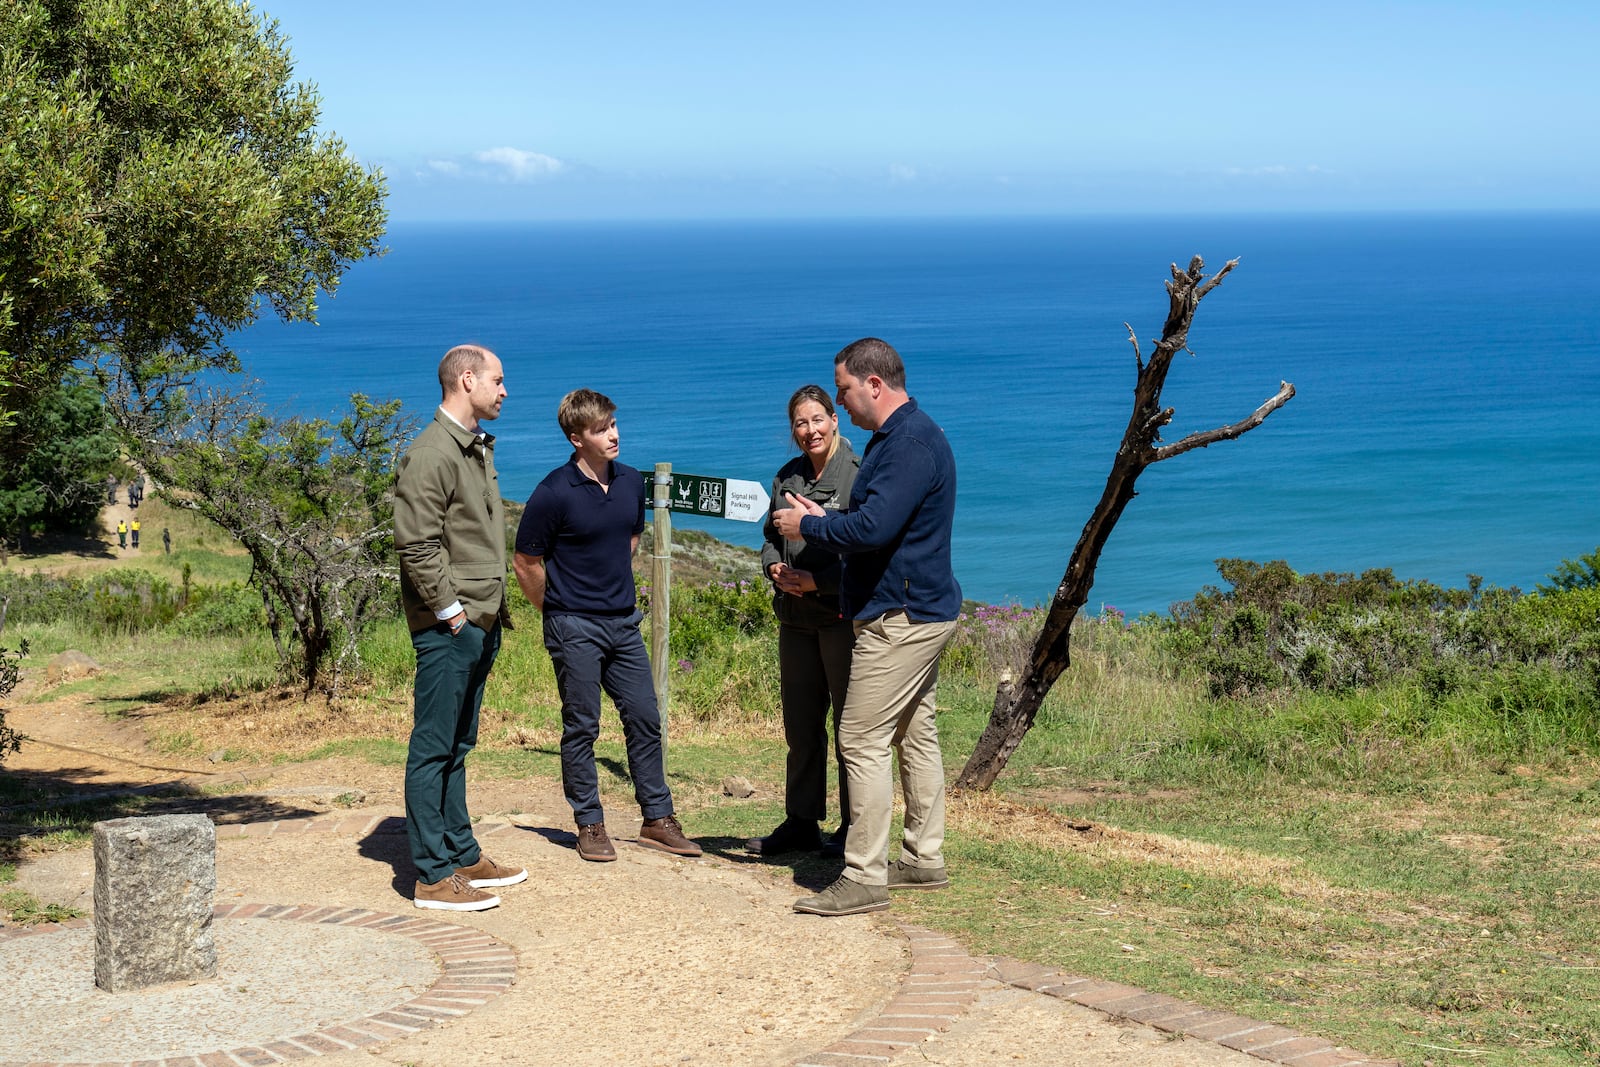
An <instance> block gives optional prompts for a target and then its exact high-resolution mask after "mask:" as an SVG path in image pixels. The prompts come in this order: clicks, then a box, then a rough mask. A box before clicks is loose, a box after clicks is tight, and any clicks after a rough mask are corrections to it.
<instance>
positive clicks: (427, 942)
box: [0, 904, 517, 1067]
mask: <svg viewBox="0 0 1600 1067" xmlns="http://www.w3.org/2000/svg"><path fill="white" fill-rule="evenodd" d="M211 914H212V917H213V918H214V919H271V920H275V921H278V922H302V923H321V924H327V925H335V926H351V927H364V928H367V929H371V930H378V931H382V932H383V933H386V934H398V935H399V936H401V937H409V938H411V939H412V940H413V941H416V942H419V943H420V944H422V945H423V946H424V947H426V948H427V949H428V950H429V951H430V952H432V953H433V954H434V955H435V956H437V957H438V958H439V961H440V962H441V964H442V965H443V966H442V967H441V969H440V974H439V977H438V978H437V979H435V980H434V983H433V985H431V986H429V987H428V988H427V989H426V990H424V991H423V992H422V994H421V995H420V996H416V997H413V998H412V999H410V1000H408V1001H405V1002H404V1003H402V1004H397V1005H395V1006H393V1007H390V1008H385V1009H384V1010H383V1011H379V1012H374V1013H373V1014H371V1015H367V1016H363V1017H361V1018H357V1019H353V1020H348V1021H345V1022H341V1023H336V1024H333V1025H330V1026H325V1027H322V1028H320V1029H317V1030H310V1031H307V1032H305V1033H302V1034H294V1035H289V1036H285V1037H282V1038H279V1039H278V1040H276V1041H272V1042H268V1043H267V1044H264V1045H246V1046H243V1047H241V1048H234V1049H226V1050H218V1051H215V1052H207V1053H204V1054H201V1055H192V1056H174V1057H169V1058H167V1059H161V1060H140V1061H138V1067H266V1065H268V1064H273V1063H279V1062H282V1061H285V1060H298V1059H305V1058H307V1057H310V1056H320V1055H323V1054H325V1053H330V1052H347V1051H349V1050H351V1049H357V1048H364V1047H366V1046H369V1045H376V1044H380V1043H382V1042H384V1041H393V1040H395V1039H397V1038H402V1037H409V1036H410V1035H411V1034H414V1033H417V1032H418V1031H420V1030H427V1029H429V1028H431V1027H434V1026H437V1025H439V1024H440V1023H442V1022H448V1021H449V1020H451V1019H455V1018H458V1017H460V1016H462V1015H466V1014H467V1013H468V1012H470V1011H472V1010H473V1009H474V1008H480V1007H482V1006H483V1005H485V1004H487V1003H489V1001H490V1000H492V999H493V998H495V997H497V996H499V995H500V994H501V993H504V992H505V991H506V990H507V989H509V988H511V985H512V983H513V982H515V981H516V977H517V954H516V950H515V949H513V948H512V947H511V946H510V945H508V944H506V943H505V942H504V941H501V940H500V939H499V938H497V937H494V936H492V935H490V934H486V933H484V932H483V931H481V930H477V929H474V928H473V927H469V926H452V925H451V924H449V923H444V922H437V921H435V920H432V919H423V918H418V917H412V916H403V915H393V914H389V913H386V912H380V911H370V910H368V909H366V908H346V907H334V906H323V907H312V906H310V905H306V904H299V905H295V904H224V905H219V906H218V907H216V908H213V909H212V912H211ZM88 925H90V923H89V921H88V920H87V919H73V920H71V921H69V922H65V923H57V924H51V925H49V926H45V927H17V926H8V927H4V928H0V938H5V939H12V938H20V937H29V936H35V935H39V934H48V933H51V932H53V931H56V930H63V929H71V928H74V927H85V926H88ZM127 1062H128V1061H126V1060H110V1061H91V1062H73V1063H49V1064H45V1063H38V1064H30V1065H29V1067H113V1065H115V1067H126V1064H127ZM0 1067H4V1065H0Z"/></svg>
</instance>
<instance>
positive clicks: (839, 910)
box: [794, 875, 889, 916]
mask: <svg viewBox="0 0 1600 1067" xmlns="http://www.w3.org/2000/svg"><path fill="white" fill-rule="evenodd" d="M888 906H889V890H888V889H887V888H885V887H884V886H881V885H862V884H861V883H860V882H852V881H851V880H850V879H848V878H845V877H843V876H842V875H841V876H840V878H839V880H838V881H836V882H834V883H833V884H832V885H830V886H829V887H828V888H826V889H824V890H823V891H822V892H820V893H818V894H817V895H816V896H814V897H801V898H800V899H799V900H797V901H795V902H794V910H795V911H803V912H805V913H806V914H808V915H828V916H833V915H860V914H862V913H864V912H869V911H883V910H884V909H885V908H887V907H888Z"/></svg>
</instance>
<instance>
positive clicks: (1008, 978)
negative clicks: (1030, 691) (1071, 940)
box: [794, 923, 1399, 1067]
mask: <svg viewBox="0 0 1600 1067" xmlns="http://www.w3.org/2000/svg"><path fill="white" fill-rule="evenodd" d="M900 929H901V931H902V932H903V933H904V934H905V935H906V938H907V940H909V941H910V942H911V970H910V971H909V972H908V973H907V974H906V977H905V981H904V982H903V983H902V984H901V986H900V992H899V993H898V994H897V995H896V996H895V998H894V999H893V1000H891V1001H889V1003H888V1004H886V1005H885V1006H884V1008H883V1011H882V1012H881V1013H880V1014H879V1015H878V1017H877V1018H876V1019H875V1020H873V1021H872V1022H871V1023H868V1024H867V1025H866V1026H864V1027H862V1028H861V1029H860V1030H857V1031H856V1032H855V1033H853V1034H850V1035H849V1036H847V1037H845V1038H843V1039H841V1040H839V1041H835V1042H834V1043H833V1044H831V1045H829V1046H828V1047H827V1048H825V1049H822V1050H821V1051H819V1052H815V1053H812V1054H811V1055H809V1056H803V1057H801V1058H800V1059H798V1060H796V1061H794V1067H872V1065H873V1064H883V1063H888V1062H889V1061H890V1060H892V1059H893V1058H894V1057H895V1056H897V1055H898V1054H899V1053H901V1052H903V1051H904V1050H906V1049H908V1048H910V1047H911V1046H912V1045H915V1044H918V1043H919V1042H922V1041H926V1040H927V1039H928V1038H930V1037H932V1036H933V1035H934V1034H936V1033H942V1032H943V1031H945V1030H948V1029H949V1028H950V1027H951V1026H952V1025H953V1024H954V1023H955V1021H956V1020H957V1019H959V1018H960V1017H961V1015H962V1014H963V1013H964V1012H965V1011H966V1010H967V1009H968V1008H969V1007H971V1006H972V1004H973V1003H974V1002H975V1001H976V1000H977V999H978V995H979V994H980V993H981V992H982V991H983V990H984V988H985V987H992V986H994V985H1009V986H1015V987H1016V988H1018V989H1027V990H1031V991H1032V992H1035V993H1040V994H1043V995H1044V996H1049V997H1056V998H1059V999H1061V1000H1070V1001H1072V1002H1073V1003H1075V1004H1081V1005H1083V1006H1084V1007H1086V1008H1093V1009H1095V1010H1096V1011H1101V1012H1104V1013H1106V1014H1107V1015H1110V1016H1111V1017H1112V1018H1115V1019H1127V1020H1130V1021H1132V1022H1136V1023H1142V1024H1144V1025H1146V1026H1151V1027H1154V1028H1155V1029H1157V1030H1163V1031H1166V1032H1167V1033H1174V1034H1182V1035H1184V1036H1186V1037H1194V1038H1200V1039H1202V1040H1205V1041H1214V1042H1216V1043H1217V1044H1219V1045H1223V1046H1225V1047H1227V1048H1231V1049H1236V1050H1237V1051H1240V1052H1246V1053H1249V1054H1250V1055H1252V1056H1255V1057H1258V1058H1260V1059H1263V1060H1266V1061H1267V1062H1269V1063H1278V1064H1283V1065H1284V1067H1399V1061H1398V1060H1375V1059H1372V1058H1370V1057H1368V1056H1365V1055H1363V1054H1361V1053H1359V1052H1353V1051H1351V1050H1350V1049H1347V1048H1339V1047H1337V1046H1334V1045H1332V1044H1330V1043H1329V1042H1327V1041H1324V1040H1323V1039H1321V1038H1317V1037H1305V1036H1303V1035H1301V1034H1299V1033H1296V1032H1295V1031H1293V1030H1289V1029H1286V1028H1284V1027H1282V1026H1275V1025H1273V1024H1271V1023H1263V1022H1259V1021H1257V1020H1255V1019H1249V1018H1246V1017H1245V1016H1243V1015H1234V1014H1231V1013H1229V1012H1225V1011H1213V1010H1210V1009H1208V1008H1203V1007H1201V1006H1200V1005H1198V1004H1193V1003H1190V1002H1189V1001H1186V1000H1179V999H1178V998H1176V997H1169V996H1165V995H1163V994H1159V993H1146V992H1145V991H1144V990H1142V989H1135V988H1134V987H1133V986H1128V985H1122V984H1121V983H1120V982H1101V981H1096V980H1095V979H1091V978H1079V977H1076V976H1074V975H1069V974H1062V973H1061V972H1060V971H1054V970H1051V969H1050V968H1048V967H1043V966H1040V965H1038V964H1033V963H1022V962H1019V961H1017V960H1012V959H1005V958H1003V957H998V956H986V957H974V956H970V955H968V954H967V952H966V950H965V949H963V948H962V947H961V945H960V944H959V943H958V942H956V941H955V940H954V939H952V938H949V937H945V936H944V935H943V934H938V933H935V932H933V931H931V930H923V929H921V928H919V927H915V926H907V925H905V924H904V923H902V924H901V926H900Z"/></svg>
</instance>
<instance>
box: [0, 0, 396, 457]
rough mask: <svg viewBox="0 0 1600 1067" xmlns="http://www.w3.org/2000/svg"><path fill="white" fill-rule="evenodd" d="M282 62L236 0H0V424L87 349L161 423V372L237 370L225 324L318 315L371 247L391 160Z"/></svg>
mask: <svg viewBox="0 0 1600 1067" xmlns="http://www.w3.org/2000/svg"><path fill="white" fill-rule="evenodd" d="M293 75H294V61H293V59H292V57H291V56H290V54H289V49H288V47H287V44H286V42H285V40H284V38H283V36H282V35H281V34H280V32H279V29H278V25H277V23H276V22H275V21H273V20H271V19H269V18H267V17H265V16H263V15H260V14H257V13H256V12H255V11H253V10H252V9H251V8H250V7H249V5H248V4H245V3H239V2H234V0H161V2H160V3H151V2H149V0H0V130H3V131H4V136H0V189H4V190H5V193H4V195H3V196H0V352H4V353H8V355H5V356H0V421H4V416H5V415H6V414H7V413H11V412H15V411H16V410H18V409H19V408H20V407H22V406H24V405H26V404H27V403H28V402H29V398H30V397H32V396H34V395H37V394H38V393H39V392H40V391H42V390H45V389H48V388H51V387H53V386H56V385H59V384H60V382H61V381H62V378H63V375H64V374H65V372H66V371H67V369H68V368H69V367H71V366H73V365H74V364H80V365H86V364H90V363H94V364H97V365H98V366H100V368H101V369H102V371H103V372H104V373H106V374H108V375H115V376H118V377H120V378H121V379H122V380H123V381H124V382H125V383H126V384H128V385H130V386H131V387H132V388H131V390H127V391H125V392H124V396H125V397H127V398H128V399H130V400H131V401H133V402H134V404H135V406H134V408H132V409H131V410H130V411H128V412H125V413H123V414H126V415H137V416H140V419H138V420H134V421H133V422H130V423H128V427H129V428H130V429H132V430H133V431H134V433H135V435H136V438H137V437H139V436H148V435H150V434H153V433H155V432H157V431H158V429H159V419H158V418H153V417H155V416H159V414H160V413H161V411H162V410H163V405H164V401H165V400H166V398H167V397H168V396H169V395H171V391H172V390H173V389H175V388H181V387H182V386H184V385H186V384H188V383H189V382H190V381H192V380H193V379H194V377H195V376H196V375H198V374H201V373H203V372H205V371H207V370H212V369H221V370H236V369H237V361H236V358H235V356H234V354H233V352H232V351H231V349H230V348H229V345H228V337H229V334H230V333H231V332H232V331H235V330H238V329H239V328H241V327H243V326H246V325H248V324H249V323H251V322H253V321H255V320H256V319H257V317H258V316H259V315H260V314H261V312H262V310H263V308H271V310H272V312H273V313H274V314H276V315H278V316H279V317H281V318H283V319H286V320H314V319H315V316H316V311H317V299H318V295H319V293H331V292H333V291H334V289H335V288H336V287H337V285H338V283H339V278H340V275H341V274H342V273H343V271H344V270H345V269H346V268H347V267H348V266H349V265H350V264H351V263H352V262H354V261H355V260H357V259H360V258H362V257H364V256H366V255H369V254H373V253H375V252H377V251H378V241H379V239H380V238H381V236H382V233H383V226H384V219H385V216H384V208H383V197H384V181H383V176H382V175H381V174H380V173H379V172H377V171H376V170H370V169H367V168H364V167H362V166H361V165H360V164H359V163H358V162H357V161H356V160H354V159H352V158H351V156H350V154H349V152H348V151H347V149H346V147H345V145H344V144H343V143H342V142H341V141H340V140H339V139H338V138H336V137H333V136H331V135H324V134H322V133H319V131H318V129H317V115H318V109H319V103H320V102H319V98H318V95H317V92H316V89H315V87H314V86H313V85H311V84H309V83H306V82H299V81H295V80H294V78H293ZM137 444H138V441H137V439H136V440H134V441H131V442H129V445H130V447H131V448H132V449H133V450H134V451H135V452H137V447H136V446H137ZM7 458H10V457H0V459H7Z"/></svg>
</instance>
